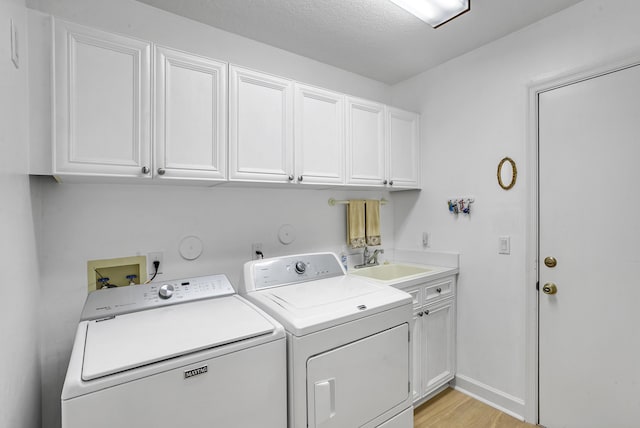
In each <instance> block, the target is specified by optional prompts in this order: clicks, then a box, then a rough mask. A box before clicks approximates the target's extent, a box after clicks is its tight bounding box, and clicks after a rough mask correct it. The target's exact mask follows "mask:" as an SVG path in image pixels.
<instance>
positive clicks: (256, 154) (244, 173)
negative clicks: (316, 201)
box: [229, 66, 295, 182]
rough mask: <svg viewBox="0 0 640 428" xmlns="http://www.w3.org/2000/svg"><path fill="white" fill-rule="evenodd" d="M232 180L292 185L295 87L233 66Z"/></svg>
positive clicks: (230, 116)
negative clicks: (288, 182) (287, 183)
mask: <svg viewBox="0 0 640 428" xmlns="http://www.w3.org/2000/svg"><path fill="white" fill-rule="evenodd" d="M229 74H230V79H229V82H230V85H229V86H230V89H229V179H230V180H238V181H242V180H246V181H271V182H287V181H293V180H294V179H295V177H294V171H293V83H292V82H291V81H290V80H287V79H283V78H280V77H276V76H271V75H268V74H264V73H260V72H257V71H253V70H248V69H245V68H241V67H237V66H230V68H229Z"/></svg>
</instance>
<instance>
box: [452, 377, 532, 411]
mask: <svg viewBox="0 0 640 428" xmlns="http://www.w3.org/2000/svg"><path fill="white" fill-rule="evenodd" d="M452 383H453V385H454V389H456V390H458V391H460V392H462V393H464V394H467V395H469V396H471V397H473V398H475V399H476V400H478V401H482V402H483V403H485V404H488V405H489V406H491V407H494V408H496V409H498V410H500V411H501V412H504V413H506V414H508V415H510V416H513V417H514V418H516V419H519V420H521V421H524V416H523V415H524V412H525V406H524V400H522V399H520V398H517V397H514V396H513V395H509V394H507V393H505V392H503V391H500V390H498V389H496V388H493V387H491V386H489V385H485V384H484V383H482V382H478V381H477V380H475V379H471V378H470V377H467V376H464V375H460V374H457V375H456V378H455V379H454V381H453V382H452Z"/></svg>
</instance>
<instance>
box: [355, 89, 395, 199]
mask: <svg viewBox="0 0 640 428" xmlns="http://www.w3.org/2000/svg"><path fill="white" fill-rule="evenodd" d="M346 105H347V127H346V128H347V184H360V185H367V186H378V187H381V186H384V185H385V184H386V182H385V180H386V178H385V114H384V105H383V104H379V103H376V102H373V101H368V100H362V99H358V98H352V97H347V100H346Z"/></svg>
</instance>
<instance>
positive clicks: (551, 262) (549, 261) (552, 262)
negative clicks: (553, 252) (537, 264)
mask: <svg viewBox="0 0 640 428" xmlns="http://www.w3.org/2000/svg"><path fill="white" fill-rule="evenodd" d="M557 264H558V261H557V260H556V258H555V257H551V256H549V257H545V258H544V265H545V266H546V267H550V268H552V267H556V265H557Z"/></svg>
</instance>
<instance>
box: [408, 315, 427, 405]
mask: <svg viewBox="0 0 640 428" xmlns="http://www.w3.org/2000/svg"><path fill="white" fill-rule="evenodd" d="M420 311H421V310H420ZM418 313H422V312H418V311H415V312H414V314H413V318H412V319H411V352H412V356H411V357H412V360H411V362H412V367H411V373H412V375H411V390H412V395H413V401H416V400H418V399H420V398H421V397H422V364H421V362H422V355H421V351H422V347H423V344H422V341H423V340H424V339H423V335H424V334H423V328H422V326H423V322H422V319H423V318H424V315H418Z"/></svg>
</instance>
